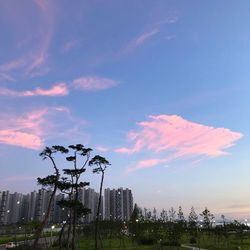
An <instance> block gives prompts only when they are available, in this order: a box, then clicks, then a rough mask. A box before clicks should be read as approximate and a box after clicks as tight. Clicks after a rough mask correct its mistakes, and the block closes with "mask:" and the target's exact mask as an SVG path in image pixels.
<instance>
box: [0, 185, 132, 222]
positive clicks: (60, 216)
mask: <svg viewBox="0 0 250 250" xmlns="http://www.w3.org/2000/svg"><path fill="white" fill-rule="evenodd" d="M51 194H52V191H51V190H50V189H45V188H42V189H39V190H37V191H32V192H29V193H27V194H23V193H20V192H14V193H11V192H10V191H9V190H5V191H0V225H6V224H15V223H27V222H28V221H33V220H34V221H42V220H43V219H44V217H45V214H46V212H47V209H48V204H49V200H50V196H51ZM67 199H68V195H66V194H65V193H63V192H58V193H57V194H56V196H55V198H54V199H53V201H52V207H51V210H50V216H49V224H53V223H63V222H64V221H66V220H67V217H68V216H69V210H68V209H67V207H61V206H59V205H58V204H57V203H58V202H60V201H61V200H67ZM78 199H79V201H80V202H81V203H82V204H83V205H84V207H85V208H88V209H90V213H88V214H86V215H84V216H83V217H82V218H81V219H80V221H81V222H83V223H90V222H93V221H95V218H96V214H97V207H98V200H99V193H97V192H96V191H95V190H94V189H92V188H80V189H79V198H78ZM133 207H134V203H133V194H132V190H130V189H128V188H125V189H123V188H122V187H120V188H118V189H110V188H107V189H105V190H104V191H103V194H101V203H100V219H101V220H104V219H105V220H113V221H117V220H122V221H129V220H130V217H131V214H132V211H133Z"/></svg>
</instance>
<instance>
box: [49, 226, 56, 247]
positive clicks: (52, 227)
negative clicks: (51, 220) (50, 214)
mask: <svg viewBox="0 0 250 250" xmlns="http://www.w3.org/2000/svg"><path fill="white" fill-rule="evenodd" d="M54 228H55V226H54V225H52V226H51V230H50V248H52V232H53V229H54Z"/></svg>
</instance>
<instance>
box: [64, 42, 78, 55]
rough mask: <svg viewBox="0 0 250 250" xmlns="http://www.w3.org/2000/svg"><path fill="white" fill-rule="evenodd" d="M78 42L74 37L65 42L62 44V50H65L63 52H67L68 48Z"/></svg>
mask: <svg viewBox="0 0 250 250" xmlns="http://www.w3.org/2000/svg"><path fill="white" fill-rule="evenodd" d="M78 43H79V41H78V40H76V39H74V40H69V41H67V42H65V43H64V44H63V46H62V52H65V53H66V52H69V51H70V50H72V49H73V48H75V47H76V45H77V44H78Z"/></svg>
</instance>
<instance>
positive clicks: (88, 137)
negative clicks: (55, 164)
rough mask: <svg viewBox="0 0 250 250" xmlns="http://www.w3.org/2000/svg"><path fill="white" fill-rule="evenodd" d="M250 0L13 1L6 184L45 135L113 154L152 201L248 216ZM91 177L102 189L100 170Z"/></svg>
mask: <svg viewBox="0 0 250 250" xmlns="http://www.w3.org/2000/svg"><path fill="white" fill-rule="evenodd" d="M249 12H250V3H249V2H248V1H244V0H243V1H240V2H239V1H230V0H227V1H216V2H211V1H210V2H201V1H195V0H190V1H160V0H157V1H145V0H143V1H139V0H138V1H101V0H99V1H74V2H73V3H72V2H68V1H53V2H52V1H47V0H36V1H35V0H34V1H31V0H30V1H28V0H27V1H22V2H20V1H18V0H12V1H1V2H0V29H1V34H3V35H2V36H1V47H0V49H1V53H0V102H1V107H2V108H1V112H0V155H1V160H0V167H1V169H2V171H1V181H0V188H1V189H10V190H12V191H23V192H28V191H31V190H32V189H36V188H37V187H36V182H35V178H36V177H37V176H41V175H46V174H49V173H50V166H49V163H47V162H43V161H42V160H41V159H40V158H39V156H38V154H39V151H41V149H42V148H43V147H44V146H45V145H54V144H62V145H69V144H72V143H82V144H84V145H87V146H89V147H92V148H93V149H95V151H94V153H98V154H102V155H103V156H105V157H106V158H108V159H109V160H110V162H111V163H112V166H111V167H110V169H109V170H108V171H107V176H106V180H105V185H106V186H109V187H115V188H116V187H120V186H123V187H129V188H132V189H133V193H134V196H135V201H136V202H138V203H139V205H141V206H147V207H151V208H152V207H154V206H155V207H157V208H158V209H161V208H163V207H165V208H169V207H170V206H174V207H176V208H177V206H179V205H182V206H183V208H184V210H185V211H188V210H189V209H190V207H191V206H192V205H194V206H195V207H196V208H197V210H198V211H200V210H202V209H203V208H204V207H205V206H207V207H208V208H209V209H210V210H211V211H212V212H214V213H217V214H221V213H224V214H226V215H228V216H234V217H242V218H243V217H248V216H249V215H250V203H249V194H250V192H249V190H250V184H249V176H250V171H249V163H250V160H249V137H250V132H249V121H248V120H249V119H247V117H249V109H248V107H249V105H250V99H249V97H248V95H249V90H250V87H249V80H250V73H249V66H250V54H249V49H250V45H249V44H250V32H249ZM90 172H91V171H90V170H89V171H88V173H87V175H86V179H89V180H90V182H91V186H92V187H94V188H97V186H98V182H99V178H98V176H93V175H91V173H90Z"/></svg>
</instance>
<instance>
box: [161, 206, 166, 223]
mask: <svg viewBox="0 0 250 250" xmlns="http://www.w3.org/2000/svg"><path fill="white" fill-rule="evenodd" d="M160 221H161V222H163V223H166V222H167V221H168V212H167V210H165V209H162V211H161V213H160Z"/></svg>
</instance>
